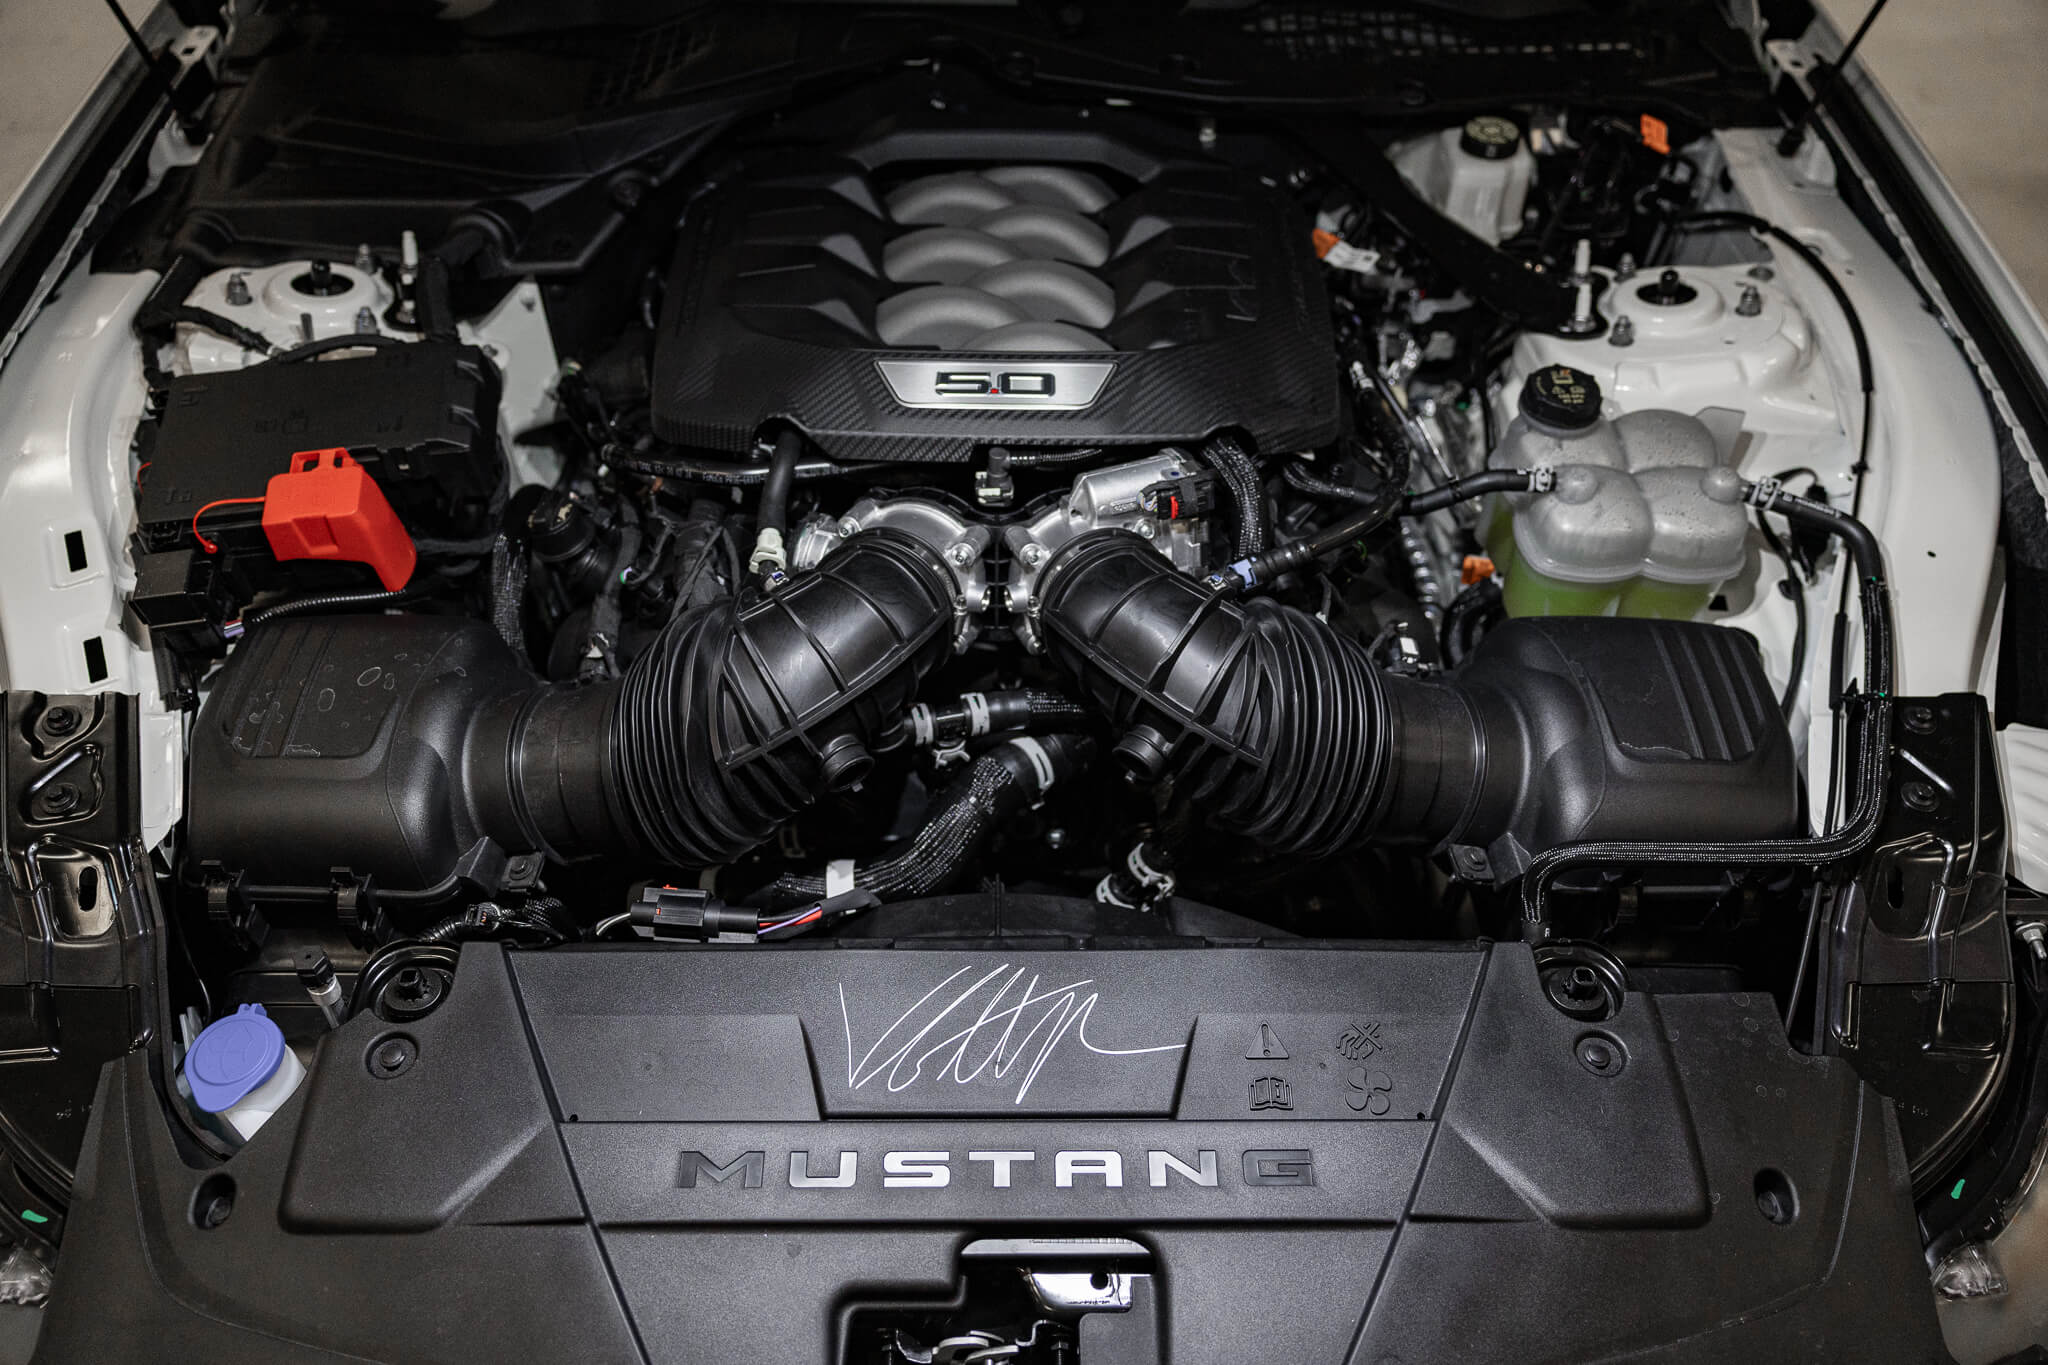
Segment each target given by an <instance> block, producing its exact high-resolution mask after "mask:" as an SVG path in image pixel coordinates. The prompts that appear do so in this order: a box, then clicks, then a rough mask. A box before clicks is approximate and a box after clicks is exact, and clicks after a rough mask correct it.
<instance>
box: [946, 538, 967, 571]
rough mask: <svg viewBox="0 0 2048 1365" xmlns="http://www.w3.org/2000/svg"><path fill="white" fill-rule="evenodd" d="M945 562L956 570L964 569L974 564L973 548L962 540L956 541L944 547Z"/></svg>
mask: <svg viewBox="0 0 2048 1365" xmlns="http://www.w3.org/2000/svg"><path fill="white" fill-rule="evenodd" d="M946 561H947V562H948V563H950V564H951V565H952V566H953V567H954V568H956V569H964V568H966V567H967V566H968V565H969V564H972V563H973V562H974V547H973V546H972V545H969V544H968V543H967V542H966V541H964V540H956V541H954V542H953V543H952V544H951V545H948V546H947V547H946Z"/></svg>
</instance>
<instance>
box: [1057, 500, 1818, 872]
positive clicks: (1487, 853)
mask: <svg viewBox="0 0 2048 1365" xmlns="http://www.w3.org/2000/svg"><path fill="white" fill-rule="evenodd" d="M1036 610H1037V612H1038V617H1039V627H1040V630H1041V632H1042V635H1043V638H1044V640H1045V643H1046V649H1047V652H1048V654H1049V655H1050V656H1051V658H1052V660H1053V661H1054V662H1055V663H1056V664H1058V665H1059V666H1060V667H1061V668H1062V669H1063V670H1064V671H1065V672H1066V673H1067V674H1068V675H1069V676H1070V677H1071V678H1072V679H1073V682H1074V689H1073V691H1074V694H1075V695H1076V696H1079V697H1081V698H1082V699H1083V700H1085V701H1086V702H1087V703H1088V704H1090V705H1091V706H1092V707H1094V708H1095V709H1096V710H1098V711H1099V712H1101V713H1102V714H1104V715H1105V716H1107V717H1108V718H1109V719H1110V721H1111V723H1112V726H1113V728H1114V729H1115V730H1116V731H1117V732H1118V739H1117V741H1116V744H1115V748H1114V749H1113V750H1112V758H1113V759H1114V761H1115V762H1117V763H1118V764H1119V765H1120V766H1121V767H1123V768H1124V769H1125V771H1126V772H1127V773H1128V774H1129V775H1130V776H1131V777H1132V778H1133V779H1134V780H1138V781H1142V782H1146V783H1153V782H1159V781H1170V782H1172V783H1174V784H1175V786H1176V788H1177V789H1178V792H1179V794H1181V795H1184V796H1186V797H1187V798H1189V799H1190V800H1191V801H1192V803H1193V806H1194V808H1195V810H1196V811H1198V812H1200V813H1202V814H1204V815H1205V816H1206V817H1207V820H1208V822H1209V824H1211V825H1212V826H1214V827H1215V828H1218V829H1221V830H1224V831H1227V832H1230V833H1235V834H1240V835H1243V836H1246V837H1247V838H1250V839H1252V840H1254V841H1256V842H1257V843H1258V844H1260V845H1261V846H1262V847H1264V848H1266V849H1267V850H1269V851H1271V852H1274V853H1279V854H1286V855H1293V856H1299V857H1307V858H1316V857H1322V856H1325V855H1328V854H1332V853H1336V852H1338V851H1341V850H1343V849H1346V848H1349V847H1352V846H1354V845H1357V844H1360V843H1363V842H1365V841H1367V840H1369V839H1376V840H1385V841H1415V842H1422V843H1427V844H1432V845H1442V846H1447V847H1451V848H1454V849H1455V850H1456V851H1457V852H1458V854H1459V857H1458V865H1459V869H1460V871H1461V872H1463V873H1465V874H1466V875H1487V876H1491V877H1493V878H1494V879H1496V880H1506V879H1508V878H1511V877H1513V876H1515V875H1518V874H1519V873H1520V872H1521V871H1522V870H1523V869H1524V868H1525V867H1526V866H1527V865H1528V862H1529V861H1530V859H1531V857H1532V856H1533V855H1534V854H1535V853H1538V852H1541V851H1543V850H1545V849H1548V848H1552V847H1555V846H1557V845H1560V844H1564V843H1569V842H1574V841H1578V840H1582V839H1592V838H1601V839H1612V838H1622V839H1643V838H1652V837H1673V838H1676V837H1687V838H1694V839H1702V838H1729V839H1745V838H1767V837H1772V836H1775V835H1779V834H1783V833H1785V832H1787V831H1788V830H1789V829H1790V828H1791V827H1792V826H1793V825H1794V823H1795V821H1796V819H1797V815H1798V788H1797V781H1796V772H1795V767H1794V762H1793V753H1792V747H1791V741H1790V737H1789V736H1788V735H1787V733H1786V731H1785V727H1784V723H1783V721H1782V719H1781V718H1780V717H1779V715H1778V712H1777V708H1776V707H1775V706H1774V705H1771V704H1769V703H1770V698H1771V696H1772V695H1773V694H1772V691H1771V688H1770V686H1769V684H1768V682H1767V681H1766V680H1765V679H1764V676H1763V672H1762V666H1761V660H1760V658H1759V655H1758V652H1757V649H1756V646H1755V643H1754V642H1753V641H1752V640H1750V638H1749V637H1748V636H1746V635H1743V634H1741V633H1739V632H1736V631H1730V630H1725V629H1722V628H1720V627H1715V626H1707V625H1696V624H1693V623H1690V622H1675V621H1634V620H1618V619H1612V618H1558V619H1542V620H1537V619H1525V620H1516V621H1510V622H1508V623H1507V624H1505V625H1503V626H1500V627H1498V628H1496V629H1495V630H1494V631H1492V632H1491V633H1490V634H1489V635H1488V636H1487V637H1486V639H1485V640H1484V641H1483V642H1482V644H1481V646H1480V647H1479V649H1478V650H1477V651H1475V653H1474V655H1473V657H1472V658H1471V660H1470V661H1469V662H1468V663H1467V664H1466V665H1465V666H1464V667H1463V668H1461V669H1460V670H1459V671H1458V672H1457V673H1456V674H1454V675H1449V676H1442V675H1438V676H1434V677H1415V676H1403V675H1395V674H1390V673H1385V672H1383V671H1382V670H1380V669H1379V668H1378V667H1377V666H1376V665H1375V664H1374V663H1373V662H1372V660H1371V659H1370V658H1369V657H1368V656H1367V654H1366V651H1365V649H1364V648H1363V647H1362V646H1361V645H1359V644H1358V643H1357V642H1356V641H1353V640H1351V639H1348V638H1346V637H1343V636H1340V635H1338V634H1337V633H1336V632H1335V631H1334V630H1332V629H1331V628H1330V627H1329V626H1328V625H1326V624H1324V623H1323V622H1321V621H1318V620H1316V619H1315V618H1314V617H1312V616H1309V615H1307V614H1305V613H1303V612H1300V611H1296V610H1294V609H1292V608H1290V607H1285V606H1281V605H1279V604H1276V603H1273V602H1270V601H1264V600H1251V601H1238V600H1232V599H1230V598H1228V597H1225V596H1223V595H1219V594H1216V593H1214V592H1212V591H1210V590H1209V589H1208V588H1207V587H1205V586H1204V585H1203V584H1202V583H1200V582H1198V581H1196V580H1194V579H1192V578H1189V577H1187V576H1185V575H1183V574H1180V573H1177V572H1175V571H1174V569H1173V567H1172V565H1171V564H1169V563H1168V562H1167V561H1166V559H1165V558H1164V557H1162V556H1161V555H1160V554H1159V552H1158V551H1157V550H1155V549H1154V548H1153V547H1152V546H1150V545H1149V544H1147V543H1146V542H1145V541H1143V540H1141V539H1140V538H1139V537H1137V536H1135V535H1132V534H1131V533H1129V532H1127V531H1106V532H1098V533H1094V534H1090V535H1086V536H1082V537H1079V538H1078V539H1076V540H1074V541H1072V542H1070V543H1069V544H1068V545H1066V546H1065V547H1063V548H1062V549H1061V550H1060V551H1059V553H1058V554H1056V555H1055V556H1054V557H1053V559H1052V561H1051V562H1050V563H1049V564H1048V565H1047V566H1046V569H1045V572H1044V575H1043V577H1042V578H1041V580H1040V589H1039V596H1038V599H1037V603H1036Z"/></svg>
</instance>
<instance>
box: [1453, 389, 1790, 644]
mask: <svg viewBox="0 0 2048 1365" xmlns="http://www.w3.org/2000/svg"><path fill="white" fill-rule="evenodd" d="M1520 409H1521V410H1520V413H1519V414H1518V415H1517V416H1516V418H1515V420H1514V421H1512V422H1511V423H1509V424H1508V429H1507V431H1506V433H1505V434H1504V435H1503V436H1502V437H1501V441H1500V445H1499V447H1498V448H1497V449H1496V450H1495V451H1494V456H1493V461H1492V463H1493V465H1494V467H1495V468H1501V469H1528V468H1533V467H1535V466H1538V465H1549V466H1550V467H1551V468H1552V469H1553V470H1554V471H1555V476H1556V477H1555V484H1554V486H1553V488H1552V489H1551V491H1550V492H1547V493H1515V494H1509V495H1507V496H1506V497H1504V498H1501V499H1499V500H1498V501H1496V503H1495V504H1494V505H1493V506H1492V507H1491V508H1489V509H1488V512H1487V517H1486V520H1485V522H1484V524H1483V530H1482V533H1481V535H1482V539H1483V540H1484V541H1485V542H1486V546H1487V551H1488V553H1489V554H1491V555H1492V557H1493V561H1494V565H1495V567H1496V568H1497V569H1498V570H1499V571H1500V573H1501V575H1502V577H1503V580H1504V583H1505V586H1504V588H1503V590H1502V598H1503V601H1504V603H1505V605H1506V607H1507V611H1508V614H1509V615H1510V616H1605V615H1619V616H1644V617H1660V618H1664V619H1667V620H1690V619H1692V618H1693V617H1696V616H1698V615H1700V614H1701V613H1702V612H1704V611H1705V610H1706V608H1707V604H1708V603H1709V602H1711V601H1712V600H1713V598H1714V594H1715V593H1716V592H1718V591H1720V588H1721V585H1722V584H1723V583H1725V582H1727V580H1728V579H1729V578H1731V577H1733V576H1734V575H1735V574H1736V573H1737V572H1738V571H1740V569H1741V568H1742V564H1743V558H1744V552H1745V543H1746V541H1747V538H1748V534H1749V518H1748V513H1747V512H1746V511H1745V510H1744V508H1743V503H1742V479H1741V477H1740V476H1739V475H1737V474H1736V472H1735V471H1734V470H1732V469H1730V468H1728V467H1727V466H1725V465H1724V464H1722V463H1721V459H1720V454H1719V450H1718V447H1717V446H1716V445H1715V442H1714V438H1713V434H1712V433H1711V432H1709V431H1708V430H1707V428H1706V426H1705V425H1704V424H1703V423H1702V422H1700V420H1699V419H1698V418H1696V417H1688V416H1686V415H1685V414H1684V413H1678V412H1665V411H1656V410H1647V411H1642V412H1633V413H1629V414H1627V415H1626V416H1623V417H1621V418H1620V419H1619V420H1616V421H1613V422H1610V421H1608V420H1607V419H1606V417H1605V416H1604V415H1603V413H1602V411H1601V399H1600V386H1599V385H1598V384H1597V383H1596V382H1595V381H1594V380H1593V378H1592V376H1591V375H1588V374H1586V373H1584V372H1583V371H1579V370H1574V369H1572V368H1570V367H1569V366H1565V365H1547V366H1544V367H1543V368H1541V369H1539V370H1535V371H1533V372H1532V373H1531V374H1530V375H1529V378H1528V380H1527V382H1526V383H1524V385H1523V386H1522V394H1521V399H1520Z"/></svg>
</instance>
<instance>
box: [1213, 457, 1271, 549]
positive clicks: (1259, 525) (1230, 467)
mask: <svg viewBox="0 0 2048 1365" xmlns="http://www.w3.org/2000/svg"><path fill="white" fill-rule="evenodd" d="M1199 458H1200V459H1201V461H1202V463H1203V464H1206V465H1208V466H1209V468H1211V469H1213V470H1215V471H1216V476H1217V477H1218V478H1219V479H1221V480H1222V481H1223V486H1224V488H1225V489H1226V490H1227V491H1228V492H1229V494H1230V501H1231V505H1232V507H1233V508H1234V510H1235V512H1236V520H1237V525H1236V527H1235V532H1236V540H1235V542H1234V544H1235V547H1236V551H1235V558H1237V559H1249V558H1251V557H1252V556H1253V555H1255V554H1258V553H1259V552H1260V551H1261V550H1264V549H1265V548H1266V540H1267V536H1266V485H1265V479H1264V477H1263V476H1262V475H1261V473H1260V471H1259V462H1258V460H1257V459H1255V458H1254V457H1253V456H1252V454H1251V452H1250V451H1248V450H1246V449H1245V448H1244V446H1243V445H1241V444H1240V443H1239V442H1238V440H1237V438H1236V437H1234V436H1228V435H1223V436H1213V437H1211V438H1210V439H1209V440H1207V441H1205V442H1203V444H1202V448H1201V450H1200V452H1199Z"/></svg>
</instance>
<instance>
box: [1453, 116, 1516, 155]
mask: <svg viewBox="0 0 2048 1365" xmlns="http://www.w3.org/2000/svg"><path fill="white" fill-rule="evenodd" d="M1521 140H1522V130H1521V129H1520V128H1519V127H1517V126H1516V124H1515V121H1514V120H1513V119H1511V118H1505V117H1503V116H1501V115H1499V114H1481V115H1479V116H1478V117H1477V118H1470V119H1467V120H1465V126H1464V128H1463V129H1461V130H1460V131H1459V133H1458V150H1459V151H1461V152H1463V153H1465V155H1467V156H1476V157H1478V158H1479V159H1480V160H1482V161H1506V160H1507V159H1508V158H1509V157H1511V156H1513V155H1514V154H1515V148H1516V146H1517V145H1518V144H1519V143H1520V142H1521Z"/></svg>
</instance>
